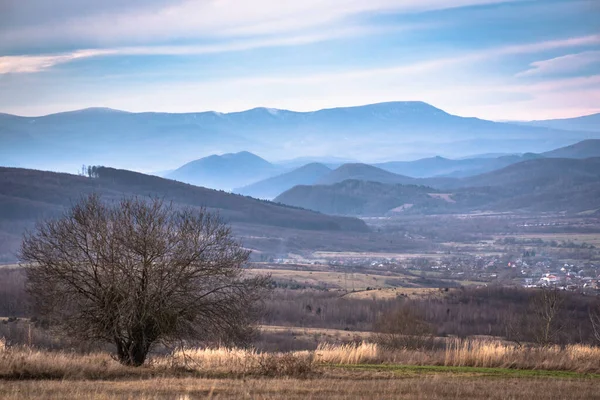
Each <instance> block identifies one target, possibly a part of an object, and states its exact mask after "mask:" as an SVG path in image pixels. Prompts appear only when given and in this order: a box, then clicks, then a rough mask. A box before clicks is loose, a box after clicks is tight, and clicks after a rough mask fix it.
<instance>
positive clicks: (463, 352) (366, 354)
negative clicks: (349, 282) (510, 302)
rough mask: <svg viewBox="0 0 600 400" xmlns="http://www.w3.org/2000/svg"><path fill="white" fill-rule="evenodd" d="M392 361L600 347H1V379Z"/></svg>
mask: <svg viewBox="0 0 600 400" xmlns="http://www.w3.org/2000/svg"><path fill="white" fill-rule="evenodd" d="M332 364H335V365H360V364H388V365H414V366H447V367H485V368H511V369H524V370H525V369H528V370H549V371H573V372H578V373H600V348H598V347H590V346H584V345H571V346H566V347H564V348H563V347H559V346H550V347H545V348H537V347H532V348H519V347H517V346H514V345H511V344H507V343H504V342H501V341H494V340H481V339H472V340H459V339H450V340H449V343H447V344H446V349H441V350H428V351H423V350H409V349H395V350H390V349H385V348H382V347H381V346H378V345H377V344H375V343H368V342H361V343H355V344H344V345H333V344H321V345H320V346H319V347H318V348H317V350H315V351H296V352H290V353H260V352H257V351H256V350H252V349H229V348H216V349H185V350H178V351H175V352H174V353H173V354H171V355H169V356H154V357H151V358H150V360H149V361H148V363H147V365H146V366H144V367H142V368H133V367H125V366H122V365H121V364H119V363H118V362H116V361H114V360H113V359H112V358H111V357H110V356H109V355H108V354H106V353H92V354H87V355H82V354H76V353H67V352H47V351H40V350H32V349H27V348H8V349H4V350H0V379H8V380H19V379H76V380H77V379H92V380H104V379H127V378H148V377H156V376H163V377H173V376H177V377H179V376H187V375H193V376H204V377H223V376H293V377H299V376H310V375H312V374H313V373H314V372H315V371H318V370H319V369H320V367H321V366H326V365H332Z"/></svg>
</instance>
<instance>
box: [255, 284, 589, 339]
mask: <svg viewBox="0 0 600 400" xmlns="http://www.w3.org/2000/svg"><path fill="white" fill-rule="evenodd" d="M373 293H376V291H373ZM399 310H404V311H399ZM406 310H409V312H405V311H406ZM403 312H405V313H406V314H407V315H408V314H409V315H410V318H409V319H407V320H404V321H402V320H399V322H398V324H401V325H414V326H416V327H419V329H420V330H422V326H423V324H426V325H427V326H428V327H429V329H428V330H427V331H428V332H432V334H433V335H435V336H458V337H461V338H466V337H469V336H476V335H489V336H496V337H501V338H505V339H507V340H511V341H515V342H519V343H524V342H534V343H539V344H550V343H555V344H567V343H590V344H591V343H594V342H596V338H595V336H594V327H593V326H592V323H591V321H590V315H592V314H594V313H598V312H600V298H599V297H596V296H589V295H588V296H584V295H581V294H577V293H571V292H564V291H548V290H546V291H545V290H542V289H521V288H507V287H501V286H497V287H494V286H492V287H483V288H475V287H463V288H460V289H449V290H448V291H446V290H443V289H440V293H439V294H435V295H431V296H429V297H423V298H409V297H407V296H403V295H402V291H401V290H399V296H397V297H396V298H393V299H378V298H377V297H376V296H375V297H373V298H370V299H369V298H363V299H356V298H351V297H346V296H340V295H339V292H334V291H295V290H282V291H277V292H275V293H274V294H273V297H272V298H271V299H270V300H269V301H268V302H267V304H266V314H265V317H264V320H263V323H265V324H272V325H288V326H303V327H314V328H316V327H319V328H332V329H344V330H352V331H354V330H357V331H377V330H378V328H379V327H382V326H386V324H385V323H383V322H385V320H387V319H397V317H398V316H397V314H398V313H401V314H402V313H403ZM400 321H401V322H400ZM386 329H391V328H390V327H389V326H388V328H386ZM544 330H546V331H544ZM404 332H406V334H411V330H410V329H409V330H406V331H404Z"/></svg>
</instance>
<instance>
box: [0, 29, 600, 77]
mask: <svg viewBox="0 0 600 400" xmlns="http://www.w3.org/2000/svg"><path fill="white" fill-rule="evenodd" d="M411 28H414V26H413V27H404V28H399V27H392V28H389V27H388V28H370V27H356V28H348V29H338V30H332V31H328V32H322V33H319V34H309V35H298V36H289V37H281V38H267V39H259V40H241V41H232V42H227V43H222V44H214V45H190V46H137V47H121V48H113V49H110V48H107V49H87V50H77V51H74V52H69V53H61V54H47V55H33V56H30V55H22V56H4V57H0V74H7V73H33V72H40V71H43V70H46V69H48V68H51V67H53V66H55V65H58V64H64V63H68V62H71V61H75V60H79V59H84V58H90V57H99V56H114V55H201V54H211V53H224V52H235V51H244V50H252V49H258V48H265V47H280V46H292V45H302V44H309V43H316V42H322V41H326V40H334V39H339V38H344V37H351V36H358V35H365V34H375V33H383V32H390V31H396V32H397V31H399V30H401V29H411ZM595 44H600V35H589V36H582V37H574V38H567V39H560V40H551V41H543V42H537V43H528V44H521V45H514V46H504V47H495V48H490V49H483V50H479V51H474V52H471V53H467V54H462V55H458V56H455V57H448V58H436V59H432V60H430V61H423V62H419V63H415V64H410V65H403V66H398V67H384V68H374V69H367V70H354V71H347V72H343V73H341V74H340V73H339V72H336V73H331V74H325V75H322V74H315V75H313V76H310V77H304V78H299V79H305V80H311V81H314V80H323V79H330V78H332V77H333V78H340V77H341V76H342V75H343V76H344V77H345V78H351V77H364V76H368V75H375V74H398V73H406V72H411V71H413V70H416V71H423V70H435V69H439V68H441V67H444V66H447V65H451V64H457V63H464V62H469V61H477V60H485V59H489V58H493V57H499V56H504V55H511V54H525V53H536V52H541V51H546V50H553V49H561V48H569V47H578V46H586V45H595ZM582 54H588V57H587V58H588V59H591V58H592V56H594V57H597V56H598V54H600V52H595V51H592V52H587V53H582ZM589 54H591V55H592V56H589ZM555 60H556V59H555ZM551 61H552V60H548V61H546V62H550V63H551ZM566 62H567V64H568V63H569V62H568V60H566ZM560 63H564V61H560ZM535 64H537V63H533V64H532V65H535ZM546 68H547V67H546ZM267 79H270V80H280V79H282V78H278V77H272V78H267ZM284 79H287V78H284Z"/></svg>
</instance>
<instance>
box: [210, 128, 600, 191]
mask: <svg viewBox="0 0 600 400" xmlns="http://www.w3.org/2000/svg"><path fill="white" fill-rule="evenodd" d="M589 157H600V140H598V139H590V140H585V141H582V142H579V143H576V144H573V145H570V146H566V147H562V148H559V149H555V150H552V151H549V152H545V153H541V154H534V153H526V154H522V155H519V154H514V155H501V156H492V155H489V156H487V157H483V156H478V157H475V158H467V159H458V160H452V159H448V158H444V157H431V158H425V159H420V160H416V161H396V162H386V163H378V164H373V165H368V164H362V163H348V164H343V165H341V166H339V167H337V168H335V169H333V170H332V169H330V168H329V167H327V166H325V165H322V164H314V163H312V164H308V165H306V166H303V167H300V168H298V169H296V170H292V171H290V172H286V173H283V174H280V175H277V176H275V177H271V178H267V179H264V180H261V181H258V182H256V183H253V184H251V185H247V186H245V187H241V188H237V189H234V192H236V193H241V194H244V195H249V196H253V197H258V198H264V199H273V198H275V197H276V196H277V195H279V194H281V193H283V192H285V191H286V190H288V189H291V188H293V187H294V186H296V185H313V184H322V185H327V184H334V183H340V182H343V181H345V180H349V179H350V180H362V181H372V182H380V183H394V184H413V185H426V186H433V187H445V186H451V185H452V184H453V182H457V181H456V180H453V179H451V178H466V177H469V176H475V175H479V174H483V173H486V172H491V171H495V170H499V169H502V168H504V167H507V166H509V165H513V164H517V163H520V162H523V161H528V160H535V159H541V158H574V159H581V158H589ZM217 174H218V172H217Z"/></svg>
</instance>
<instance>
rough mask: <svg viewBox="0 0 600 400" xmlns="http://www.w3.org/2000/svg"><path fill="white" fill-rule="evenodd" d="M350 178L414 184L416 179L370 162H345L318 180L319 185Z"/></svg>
mask: <svg viewBox="0 0 600 400" xmlns="http://www.w3.org/2000/svg"><path fill="white" fill-rule="evenodd" d="M348 179H353V180H359V181H372V182H380V183H398V184H412V183H414V182H416V179H414V178H411V177H408V176H402V175H398V174H394V173H392V172H389V171H386V170H383V169H381V168H377V167H375V166H373V165H368V164H358V163H355V164H344V165H342V166H340V167H338V168H336V169H334V170H333V171H331V172H330V173H328V174H327V175H325V176H323V177H322V178H321V179H319V180H318V181H317V184H319V185H332V184H334V183H339V182H343V181H345V180H348Z"/></svg>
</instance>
